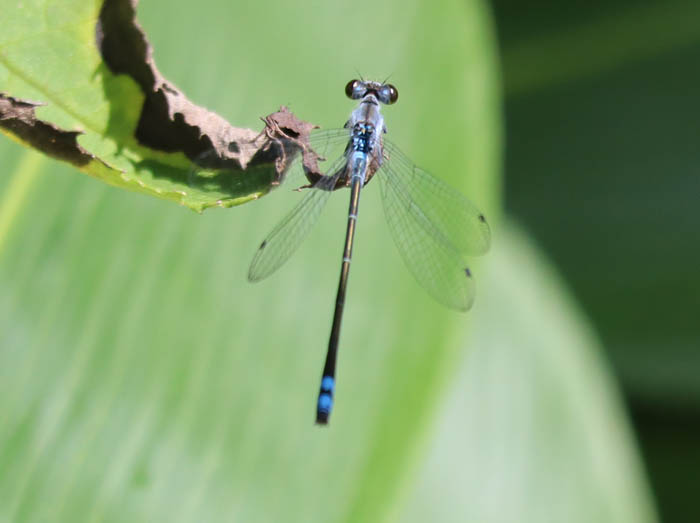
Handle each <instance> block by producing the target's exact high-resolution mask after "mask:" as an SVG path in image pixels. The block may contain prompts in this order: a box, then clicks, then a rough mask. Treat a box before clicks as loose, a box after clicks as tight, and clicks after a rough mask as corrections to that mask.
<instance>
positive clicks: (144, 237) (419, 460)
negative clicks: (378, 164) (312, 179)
mask: <svg viewBox="0 0 700 523" xmlns="http://www.w3.org/2000/svg"><path fill="white" fill-rule="evenodd" d="M57 1H58V0H57ZM66 1H67V0H66ZM55 3H56V2H49V1H48V0H35V1H34V2H26V3H22V4H21V5H19V6H18V4H16V2H14V1H12V0H0V11H2V10H5V12H8V11H7V10H10V9H20V8H30V7H32V6H33V7H34V8H37V6H38V9H39V10H40V12H44V11H43V6H44V5H45V4H55ZM697 11H698V8H697V7H696V6H695V5H694V4H693V3H682V2H672V3H663V4H662V3H658V4H655V5H654V4H645V6H644V7H642V6H640V5H638V3H634V2H617V3H616V2H613V3H605V4H603V3H602V2H600V3H596V2H593V3H590V2H588V3H586V4H583V3H580V4H576V3H567V4H566V5H563V4H562V5H560V4H557V3H554V2H551V3H550V4H547V3H545V4H541V5H540V6H539V7H537V8H533V7H532V6H528V7H527V8H526V7H525V6H523V5H521V4H518V3H516V2H493V3H492V4H487V3H484V2H480V1H477V0H469V1H446V2H442V3H431V2H420V1H414V2H398V1H394V2H383V3H375V2H369V1H367V2H364V1H359V2H354V3H347V2H337V3H336V2H314V3H309V4H303V5H288V3H285V2H274V1H264V2H256V3H254V4H253V3H231V2H224V1H223V0H222V1H207V2H200V3H197V4H196V5H195V4H193V3H190V2H184V1H177V2H175V1H173V2H163V1H151V2H144V3H143V5H141V6H140V7H139V20H140V22H141V23H142V24H143V26H144V29H145V31H146V32H147V34H148V36H149V38H150V40H151V42H152V44H153V45H154V48H155V59H156V62H157V64H158V66H159V68H160V70H161V71H162V72H163V73H164V74H165V76H166V77H168V78H169V79H170V80H172V81H173V82H174V83H175V84H176V85H177V86H178V87H179V88H180V89H182V90H183V91H184V92H185V93H187V94H188V95H189V96H190V98H191V99H192V100H193V101H194V102H196V103H199V104H202V105H204V106H206V107H208V108H209V109H211V110H214V111H216V112H218V113H219V114H221V115H222V116H224V117H225V118H227V119H228V120H229V121H230V122H232V123H233V124H234V125H238V126H245V127H252V128H255V129H259V128H260V127H261V124H260V121H259V118H260V116H264V115H265V114H268V113H270V112H272V111H274V110H276V109H277V108H278V106H279V105H280V104H285V105H289V106H290V107H291V109H292V110H293V111H294V112H295V113H296V114H297V115H298V116H300V117H301V118H303V119H306V120H310V121H312V122H315V123H317V124H320V125H321V126H323V127H337V126H339V125H341V124H342V123H343V122H344V120H345V118H347V114H348V113H349V111H350V110H351V108H352V103H351V102H349V101H348V100H347V99H345V97H344V96H343V86H344V85H345V83H346V82H347V81H348V80H349V79H351V78H352V77H354V76H355V75H356V70H358V71H359V72H360V73H362V74H363V75H364V76H366V77H370V78H379V79H382V78H385V77H386V76H387V75H389V74H391V82H392V83H394V84H395V85H396V86H397V87H398V89H399V91H400V99H399V102H398V103H397V104H396V105H395V106H392V107H390V108H387V110H386V111H385V116H386V119H387V125H388V127H389V132H390V133H391V135H392V138H393V140H394V141H395V142H396V143H397V144H399V145H400V146H401V147H402V149H403V150H404V151H405V152H406V153H407V154H408V155H409V156H410V157H411V158H412V159H413V160H414V161H416V162H417V163H418V164H419V165H422V166H425V167H427V168H428V169H429V170H431V171H432V172H434V173H435V174H436V175H437V176H439V177H441V178H443V179H445V180H447V181H448V182H450V183H451V184H453V185H455V186H456V187H458V188H460V190H462V191H463V192H464V193H465V194H467V195H469V197H470V198H471V199H472V200H473V201H474V202H475V203H476V204H477V205H478V206H480V207H481V208H482V209H483V210H484V212H485V213H486V214H487V216H488V217H489V219H490V222H491V224H492V226H493V237H494V245H493V249H492V251H491V252H490V253H489V254H488V255H487V256H486V257H484V258H483V259H480V260H479V261H478V263H476V264H475V270H474V273H475V277H476V279H477V285H478V295H477V300H476V304H475V307H474V309H473V310H472V311H471V312H470V313H469V314H467V315H459V314H456V313H452V312H449V311H446V310H444V309H442V308H441V307H440V306H439V305H437V304H434V303H433V302H432V301H431V300H430V298H429V297H428V296H427V295H425V294H424V293H423V292H422V291H421V290H420V288H418V286H417V285H416V284H415V283H414V282H413V281H412V279H411V277H410V275H409V274H408V272H407V271H406V270H405V269H404V268H403V266H402V265H401V261H400V258H399V255H398V253H397V252H396V251H395V249H394V247H393V245H392V241H391V240H390V237H389V233H388V231H387V228H386V225H385V224H384V219H383V216H382V211H381V210H380V207H381V202H380V201H379V198H378V187H373V184H371V185H370V186H368V190H367V191H364V192H363V198H362V202H361V209H362V210H361V218H360V222H359V225H358V227H359V229H358V237H357V244H356V247H355V253H354V260H353V271H352V276H351V278H350V287H349V295H348V305H347V309H346V316H345V319H344V329H343V334H342V338H341V348H340V362H339V365H340V367H339V385H338V387H339V388H338V392H337V403H336V410H335V412H334V415H333V418H332V421H331V426H330V427H329V428H328V429H327V430H324V429H319V428H317V427H315V426H313V423H312V422H313V415H314V402H315V395H316V392H317V387H318V378H319V375H320V370H321V364H322V361H323V354H324V351H325V345H326V342H327V336H328V332H329V328H330V320H331V314H332V309H331V304H332V302H333V298H334V293H335V288H336V284H337V273H338V261H339V259H340V253H341V243H342V232H341V231H342V230H343V229H344V217H343V213H344V212H345V211H346V208H347V201H346V198H345V197H343V195H340V194H339V195H338V196H337V197H336V198H333V199H332V201H331V204H330V205H329V208H328V209H326V212H325V214H324V218H323V219H322V220H321V222H320V223H319V225H318V226H317V230H316V231H315V232H314V233H313V234H312V235H311V237H310V238H309V240H308V241H307V244H306V245H304V246H303V247H302V249H301V250H300V251H299V252H298V253H297V255H296V256H295V257H294V259H293V260H292V261H290V262H289V263H288V264H287V265H285V266H284V267H283V268H282V269H281V270H280V271H279V272H278V273H277V274H275V275H274V276H272V277H271V278H270V279H269V281H265V282H263V283H261V284H258V285H249V284H248V283H247V282H246V281H245V274H246V269H247V265H248V263H249V261H250V258H251V256H252V254H253V253H254V251H255V249H256V247H257V246H258V245H259V242H260V240H261V239H262V238H263V237H264V236H265V234H266V233H267V232H268V231H269V229H270V228H271V227H272V226H273V225H274V224H275V223H276V222H277V220H278V219H279V218H281V217H282V216H283V215H284V213H285V212H286V210H287V209H289V208H290V207H291V206H292V205H293V203H294V201H295V200H294V196H295V195H294V194H290V193H289V191H286V189H285V188H282V189H280V190H278V191H275V192H274V193H272V194H271V195H270V196H266V197H265V198H263V199H262V200H261V201H259V202H255V203H250V204H246V205H243V206H240V207H238V208H234V209H230V210H226V211H223V210H212V211H207V212H206V213H205V214H203V215H196V214H194V213H192V212H190V211H187V210H185V209H184V208H179V207H177V206H176V205H174V204H172V203H170V202H165V201H159V200H155V199H153V198H148V197H144V196H141V195H137V194H133V193H128V192H126V191H122V190H118V189H114V188H111V187H108V186H105V185H104V184H101V183H99V182H97V181H95V180H93V179H90V178H88V177H86V176H84V175H82V174H79V173H77V172H76V171H74V170H72V169H71V168H69V167H67V166H65V165H63V164H59V163H57V162H54V161H51V160H48V159H44V158H42V157H40V156H39V155H37V154H36V153H32V152H27V151H26V150H24V149H22V148H21V147H19V146H17V145H15V144H14V143H12V142H10V141H9V140H7V139H4V138H3V139H2V140H0V158H2V164H3V166H4V169H3V170H4V172H5V175H4V176H0V522H4V521H10V522H15V521H114V522H118V521H129V522H134V521H148V522H152V521H245V522H251V521H254V522H258V521H261V522H263V521H265V522H266V521H318V520H321V519H323V520H325V521H353V522H354V521H402V522H404V521H409V522H410V521H425V520H428V519H430V520H433V521H446V522H449V521H475V522H483V521H489V522H501V521H502V522H510V521H519V522H526V521H532V522H543V521H552V522H554V521H557V522H560V521H566V522H582V523H584V522H585V523H589V522H592V521H595V522H608V521H609V522H615V523H618V522H630V523H632V522H633V523H639V522H653V521H657V519H658V518H660V519H662V520H663V521H679V522H680V521H696V520H697V519H698V517H699V516H700V515H699V514H698V513H697V512H696V513H693V510H697V508H696V507H694V506H693V501H694V499H693V489H694V486H695V483H694V481H693V479H692V473H693V471H696V470H697V465H698V463H697V460H698V457H699V456H698V454H699V451H698V448H699V447H698V445H697V443H696V441H697V436H698V431H699V430H700V429H699V427H698V425H699V424H698V416H697V414H698V401H697V400H698V381H697V379H695V377H696V376H697V374H698V372H697V371H698V370H699V367H700V361H699V358H698V356H697V354H696V352H695V350H694V349H695V348H696V347H697V346H698V341H699V338H700V329H699V328H698V327H697V326H696V325H695V324H694V314H693V313H694V312H695V311H697V310H698V307H697V305H698V292H697V291H698V290H700V289H698V287H699V286H700V278H698V277H697V275H696V274H694V272H693V271H694V269H695V267H696V266H697V263H694V262H696V261H697V254H696V253H694V250H693V249H694V247H693V246H692V244H691V242H689V241H688V239H692V238H694V237H695V236H697V235H696V234H695V235H694V234H693V233H694V230H692V229H691V227H692V225H693V224H694V223H693V221H692V216H693V213H692V198H693V196H694V195H695V194H696V193H697V191H694V190H693V189H697V188H698V182H697V179H698V178H697V176H696V171H697V169H696V168H695V166H694V162H693V160H694V155H693V153H694V151H695V147H693V145H694V143H693V140H694V139H695V138H696V137H697V136H698V133H697V125H695V118H694V117H693V116H694V111H693V108H694V107H695V105H694V104H697V103H698V102H695V96H696V95H695V92H697V89H694V87H695V85H696V84H697V74H695V73H694V72H693V68H692V64H693V63H695V62H694V60H693V59H694V58H695V54H697V53H698V52H700V24H697V23H696V22H695V20H697V19H698V17H697V14H698V13H697ZM41 24H46V27H48V28H51V20H50V19H48V18H43V19H41ZM41 24H39V23H37V26H36V27H35V28H34V29H35V30H41V27H42V26H41ZM37 27H38V28H39V29H37ZM14 44H15V42H13V41H3V40H2V39H1V38H0V90H5V89H7V90H9V86H12V89H13V90H12V91H11V92H12V94H15V95H17V96H21V95H22V89H24V87H23V82H26V83H27V84H32V89H35V90H36V89H38V90H39V91H40V92H42V93H43V94H44V95H45V98H46V100H47V101H48V102H49V103H54V104H60V102H61V96H70V93H68V94H65V93H59V94H57V93H54V92H52V91H51V89H50V78H48V79H46V78H40V79H37V78H31V77H28V76H27V75H26V74H25V75H24V76H23V75H22V74H19V73H18V71H20V73H21V65H22V64H19V65H18V64H15V63H9V60H8V59H7V58H6V57H7V56H8V53H7V49H9V48H10V47H11V46H13V45H14ZM78 44H79V45H90V44H91V42H83V43H82V44H81V43H80V42H78ZM65 59H66V60H67V61H68V62H67V64H68V66H69V67H66V68H64V69H65V71H66V74H76V82H79V81H90V82H97V81H98V79H95V78H93V77H90V78H87V77H85V78H78V76H77V73H75V72H74V70H73V69H71V67H70V65H71V64H70V56H67V57H65ZM18 68H19V69H18ZM71 71H73V73H71ZM17 78H20V80H17ZM40 80H41V81H46V82H48V84H47V85H46V86H43V87H42V84H41V81H40ZM3 82H6V84H3ZM32 82H33V83H32ZM97 87H98V88H99V85H98V86H97ZM42 89H43V91H42ZM32 92H35V91H32ZM40 114H41V113H40ZM693 254H695V256H693ZM608 361H611V362H612V367H611V366H609V365H608ZM621 392H622V394H621ZM625 404H626V406H627V407H629V411H628V410H626V408H625ZM628 412H631V414H632V418H631V419H632V422H633V426H632V427H630V424H629V421H628V417H629V414H628ZM638 443H641V454H640V453H639V449H638ZM657 510H658V513H659V515H658V516H657Z"/></svg>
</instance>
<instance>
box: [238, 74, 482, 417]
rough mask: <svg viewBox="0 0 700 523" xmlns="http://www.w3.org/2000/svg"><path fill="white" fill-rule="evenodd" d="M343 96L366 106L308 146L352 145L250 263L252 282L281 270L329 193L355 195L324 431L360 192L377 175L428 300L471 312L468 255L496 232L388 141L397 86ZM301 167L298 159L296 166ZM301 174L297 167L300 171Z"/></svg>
mask: <svg viewBox="0 0 700 523" xmlns="http://www.w3.org/2000/svg"><path fill="white" fill-rule="evenodd" d="M345 94H346V95H347V96H348V97H349V98H351V99H353V100H360V103H359V105H358V106H357V108H356V109H355V110H354V111H353V112H352V114H351V115H350V119H349V120H348V122H347V123H346V124H345V127H344V128H343V129H336V130H330V131H318V132H316V133H314V134H312V138H311V140H310V142H309V143H310V144H311V146H312V147H315V146H316V145H323V146H328V145H338V144H347V145H346V147H345V151H344V153H343V154H342V155H340V157H339V158H338V159H336V160H335V161H333V162H331V163H330V164H329V167H328V168H327V169H326V170H325V172H324V173H323V175H321V176H318V175H317V176H316V179H314V180H313V181H314V183H313V185H310V186H307V188H308V189H309V190H308V192H307V194H306V195H305V196H304V198H303V199H302V200H301V201H300V202H299V204H297V206H296V207H294V209H292V211H291V212H290V213H289V214H288V215H287V216H286V217H285V218H284V219H283V220H282V221H281V222H280V223H279V225H277V227H275V228H274V229H273V230H272V232H271V233H270V234H269V235H268V236H267V238H265V240H264V241H263V242H262V243H261V244H260V247H259V248H258V251H257V252H256V254H255V257H254V258H253V261H252V263H251V264H250V269H249V271H248V280H249V281H252V282H254V281H259V280H262V279H263V278H266V277H267V276H269V275H270V274H272V273H273V272H274V271H275V270H277V269H278V268H279V267H280V266H281V265H282V264H283V263H284V262H285V261H286V260H287V259H289V257H290V256H291V255H292V253H293V252H294V251H295V250H296V249H297V247H298V246H299V244H300V243H301V242H302V240H303V239H304V238H305V237H306V235H307V234H308V233H309V231H310V230H311V228H312V226H313V225H314V224H315V223H316V221H317V220H318V218H319V216H320V213H321V210H322V209H323V207H324V205H325V203H326V201H327V200H328V197H329V196H330V194H331V193H332V192H333V191H334V190H336V189H339V188H348V187H349V188H350V208H349V211H348V224H347V231H346V235H345V248H344V250H343V259H342V265H341V269H340V282H339V284H338V294H337V298H336V302H335V312H334V315H333V325H332V327H331V334H330V340H329V342H328V351H327V353H326V362H325V365H324V367H323V374H322V377H321V387H320V390H319V395H318V402H317V406H316V423H319V424H326V423H328V419H329V417H330V414H331V408H332V406H333V396H334V391H335V368H336V359H337V355H338V340H339V338H340V324H341V321H342V317H343V307H344V305H345V290H346V288H347V282H348V274H349V272H350V261H351V260H352V245H353V238H354V235H355V225H356V223H357V211H358V206H359V202H360V191H361V189H362V188H363V187H364V186H365V185H366V184H367V183H368V182H369V181H370V180H371V179H372V177H373V176H375V175H376V176H377V177H378V178H379V180H380V182H381V183H380V185H381V193H382V202H383V205H384V212H385V215H386V220H387V222H388V224H389V228H390V230H391V232H392V236H393V238H394V241H395V242H396V246H397V247H398V249H399V252H400V253H401V256H402V258H403V260H404V262H405V263H406V265H407V266H408V268H409V269H410V271H411V272H412V273H413V276H414V277H415V278H416V280H418V283H420V284H421V285H422V286H423V287H424V288H425V289H426V290H427V291H428V293H430V295H432V296H433V298H435V299H436V300H437V301H439V302H440V303H442V304H443V305H446V306H447V307H450V308H452V309H458V310H462V311H466V310H467V309H469V308H470V307H471V305H472V302H473V300H474V283H473V280H472V274H471V272H470V270H469V268H468V267H467V265H466V263H465V260H464V255H477V254H483V253H485V252H486V251H487V250H488V248H489V243H490V231H489V226H488V224H487V223H486V218H484V215H483V214H481V213H480V212H479V211H478V210H477V208H476V207H475V206H474V205H473V204H472V203H471V202H470V201H469V200H467V199H466V198H465V197H464V196H462V195H461V194H460V193H459V192H457V191H456V190H454V189H452V188H451V187H450V186H448V185H447V184H445V183H444V182H442V181H440V180H438V179H437V178H434V177H433V176H432V175H430V174H429V173H427V172H426V171H424V170H422V169H419V168H418V167H416V166H415V165H413V163H412V162H411V161H410V160H409V159H408V158H407V157H406V156H405V155H404V154H403V153H401V152H400V151H399V149H398V148H397V147H396V146H395V145H394V144H392V143H391V142H390V141H389V140H387V139H386V138H385V137H384V134H385V133H386V126H385V125H384V118H383V116H382V114H381V111H380V107H381V104H393V103H395V102H396V100H397V99H398V96H399V94H398V91H397V90H396V88H395V87H394V86H393V85H391V84H385V83H379V82H371V81H364V80H352V81H350V82H349V83H348V84H347V86H346V87H345ZM297 161H300V160H297ZM297 169H298V166H297Z"/></svg>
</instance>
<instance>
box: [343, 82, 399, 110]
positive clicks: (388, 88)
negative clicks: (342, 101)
mask: <svg viewBox="0 0 700 523" xmlns="http://www.w3.org/2000/svg"><path fill="white" fill-rule="evenodd" d="M345 95H346V96H347V97H348V98H350V99H352V100H361V99H362V98H364V97H366V96H368V95H374V97H375V98H376V99H377V100H379V101H380V102H381V103H383V104H385V105H391V104H393V103H395V102H396V100H398V99H399V91H398V89H396V87H394V86H393V85H391V84H383V83H380V82H372V81H369V80H350V81H349V82H348V84H347V85H346V86H345Z"/></svg>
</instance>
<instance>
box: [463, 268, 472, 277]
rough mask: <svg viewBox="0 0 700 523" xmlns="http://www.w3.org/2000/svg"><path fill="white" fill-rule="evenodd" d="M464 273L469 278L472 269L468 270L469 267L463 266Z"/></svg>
mask: <svg viewBox="0 0 700 523" xmlns="http://www.w3.org/2000/svg"><path fill="white" fill-rule="evenodd" d="M464 274H466V275H467V278H471V277H472V271H470V270H469V267H465V268H464Z"/></svg>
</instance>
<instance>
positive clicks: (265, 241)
mask: <svg viewBox="0 0 700 523" xmlns="http://www.w3.org/2000/svg"><path fill="white" fill-rule="evenodd" d="M265 245H267V240H263V242H262V243H261V244H260V250H262V249H264V248H265Z"/></svg>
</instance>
